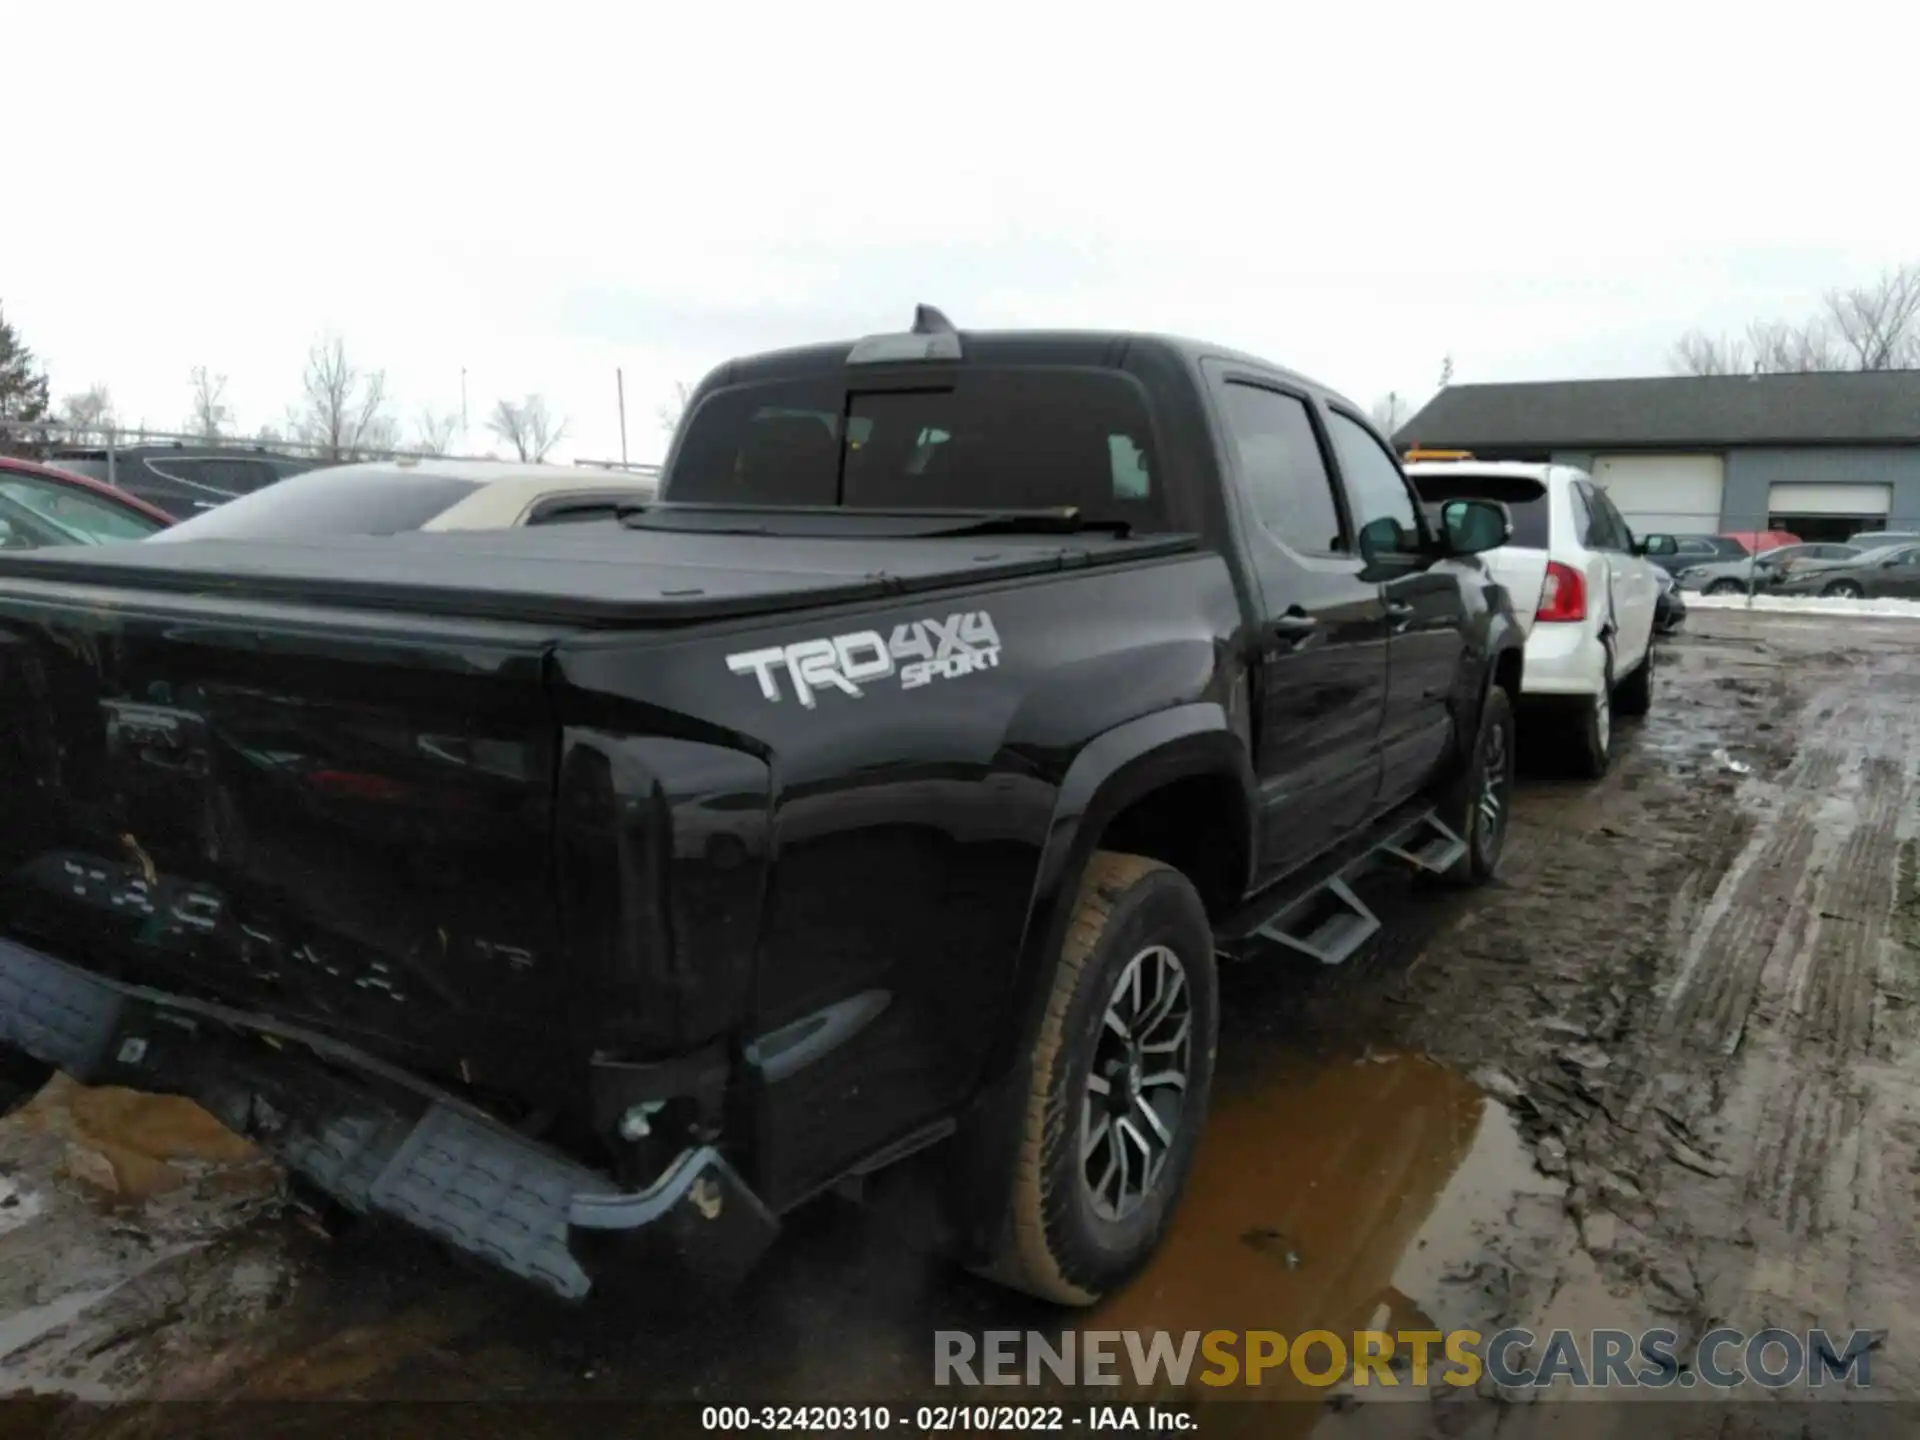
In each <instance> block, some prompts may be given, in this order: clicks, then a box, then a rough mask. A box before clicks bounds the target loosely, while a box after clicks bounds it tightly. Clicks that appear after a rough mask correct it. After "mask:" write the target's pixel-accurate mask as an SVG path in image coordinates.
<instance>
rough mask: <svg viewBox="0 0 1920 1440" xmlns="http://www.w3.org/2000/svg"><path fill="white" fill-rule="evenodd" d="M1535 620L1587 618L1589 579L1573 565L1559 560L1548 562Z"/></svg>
mask: <svg viewBox="0 0 1920 1440" xmlns="http://www.w3.org/2000/svg"><path fill="white" fill-rule="evenodd" d="M1533 618H1534V619H1535V620H1546V621H1554V620H1584V619H1586V618H1587V581H1586V577H1585V576H1583V575H1582V574H1581V573H1580V572H1579V571H1578V570H1576V569H1574V568H1573V567H1572V566H1571V565H1562V564H1561V563H1560V562H1559V561H1558V560H1549V561H1548V562H1547V578H1546V581H1545V583H1543V584H1542V585H1541V587H1540V608H1539V609H1538V610H1536V611H1534V614H1533Z"/></svg>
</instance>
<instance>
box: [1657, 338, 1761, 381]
mask: <svg viewBox="0 0 1920 1440" xmlns="http://www.w3.org/2000/svg"><path fill="white" fill-rule="evenodd" d="M1670 358H1671V361H1672V364H1673V368H1674V370H1675V371H1677V372H1678V373H1680V374H1682V375H1744V374H1746V372H1747V369H1748V359H1747V347H1746V342H1745V341H1742V340H1730V339H1728V338H1727V337H1726V336H1724V335H1723V336H1721V337H1720V338H1719V339H1717V340H1716V339H1714V337H1713V336H1711V335H1708V334H1705V333H1703V332H1702V331H1699V330H1690V331H1688V332H1687V333H1686V334H1685V335H1682V336H1681V337H1680V339H1679V340H1678V341H1676V342H1675V344H1674V347H1673V353H1672V355H1671V357H1670Z"/></svg>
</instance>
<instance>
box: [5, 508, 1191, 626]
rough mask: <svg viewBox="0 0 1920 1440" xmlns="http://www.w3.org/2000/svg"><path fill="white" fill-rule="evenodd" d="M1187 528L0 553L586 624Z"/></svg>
mask: <svg viewBox="0 0 1920 1440" xmlns="http://www.w3.org/2000/svg"><path fill="white" fill-rule="evenodd" d="M1196 543H1197V541H1196V540H1195V538H1194V537H1192V536H1185V535H1154V536H1146V537H1142V538H1139V539H1116V538H1113V537H1110V536H1105V535H1094V534H1088V535H1072V536H1066V537H1063V536H1060V535H991V536H980V535H974V536H941V537H937V538H909V539H901V538H893V537H875V536H861V537H858V538H846V539H841V538H832V539H827V538H814V537H794V536H790V535H741V534H700V533H697V532H690V531H686V530H672V531H669V530H643V529H633V528H627V527H623V526H621V525H619V524H617V523H614V522H609V523H607V524H604V525H598V524H596V525H566V526H556V527H553V528H551V529H548V528H537V529H525V530H505V531H487V532H480V531H465V532H442V533H426V532H416V533H411V534H405V535H387V536H328V537H326V538H324V539H319V540H314V541H310V542H304V541H260V540H252V541H238V540H200V541H192V542H183V543H179V544H166V545H147V544H142V543H138V542H133V543H128V544H124V545H103V546H98V547H95V546H85V547H80V546H76V547H73V548H62V549H55V550H29V551H18V552H14V553H4V552H0V589H7V590H12V591H13V592H14V593H16V594H17V593H20V592H21V589H22V587H21V585H20V582H22V581H32V582H50V583H60V584H72V585H85V586H89V587H94V586H99V587H106V588H109V589H114V590H140V591H165V592H172V593H175V594H180V593H185V594H197V595H208V596H218V597H220V598H221V599H250V598H253V599H262V600H277V601H299V602H305V603H313V602H316V601H317V602H323V603H333V604H340V605H353V606H363V607H376V608H382V609H400V610H405V611H409V612H413V613H417V614H428V615H447V616H465V617H472V618H476V619H479V618H485V619H502V620H520V621H528V622H534V623H545V624H563V625H580V626H620V625H629V624H646V623H674V622H687V621H696V620H707V619H718V618H725V617H732V616H746V615H756V614H769V613H776V612H779V611H782V610H791V609H798V608H802V607H806V606H812V605H828V604H834V603H837V602H842V601H849V600H860V599H866V598H869V597H873V598H878V597H882V596H886V595H894V594H901V593H905V592H908V591H913V590H923V589H929V588H933V587H936V586H945V585H953V584H967V583H972V582H976V581H984V580H998V579H1005V578H1013V577H1018V576H1022V575H1041V574H1045V573H1048V572H1050V571H1059V570H1065V569H1071V568H1074V567H1077V566H1082V565H1101V564H1111V563H1115V562H1120V561H1127V560H1137V559H1146V558H1149V557H1153V556H1157V555H1167V554H1174V553H1177V552H1179V551H1183V550H1188V549H1191V548H1193V546H1194V545H1195V544H1196Z"/></svg>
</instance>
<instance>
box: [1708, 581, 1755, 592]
mask: <svg viewBox="0 0 1920 1440" xmlns="http://www.w3.org/2000/svg"><path fill="white" fill-rule="evenodd" d="M1746 588H1747V587H1746V586H1744V585H1742V584H1741V583H1740V582H1739V581H1738V580H1716V581H1714V582H1713V583H1712V584H1711V585H1709V586H1707V594H1709V595H1740V594H1744V593H1745V592H1746Z"/></svg>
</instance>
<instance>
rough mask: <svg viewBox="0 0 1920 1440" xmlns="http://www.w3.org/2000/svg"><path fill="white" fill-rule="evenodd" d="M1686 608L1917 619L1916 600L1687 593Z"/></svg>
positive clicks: (1919, 617)
mask: <svg viewBox="0 0 1920 1440" xmlns="http://www.w3.org/2000/svg"><path fill="white" fill-rule="evenodd" d="M1687 608H1688V609H1689V610H1767V611H1771V612H1773V613H1774V614H1776V615H1881V616H1895V617H1898V618H1901V619H1907V620H1920V600H1893V599H1884V600H1842V599H1840V598H1838V597H1837V596H1829V595H1754V596H1751V597H1749V596H1746V595H1689V596H1688V597H1687Z"/></svg>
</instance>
